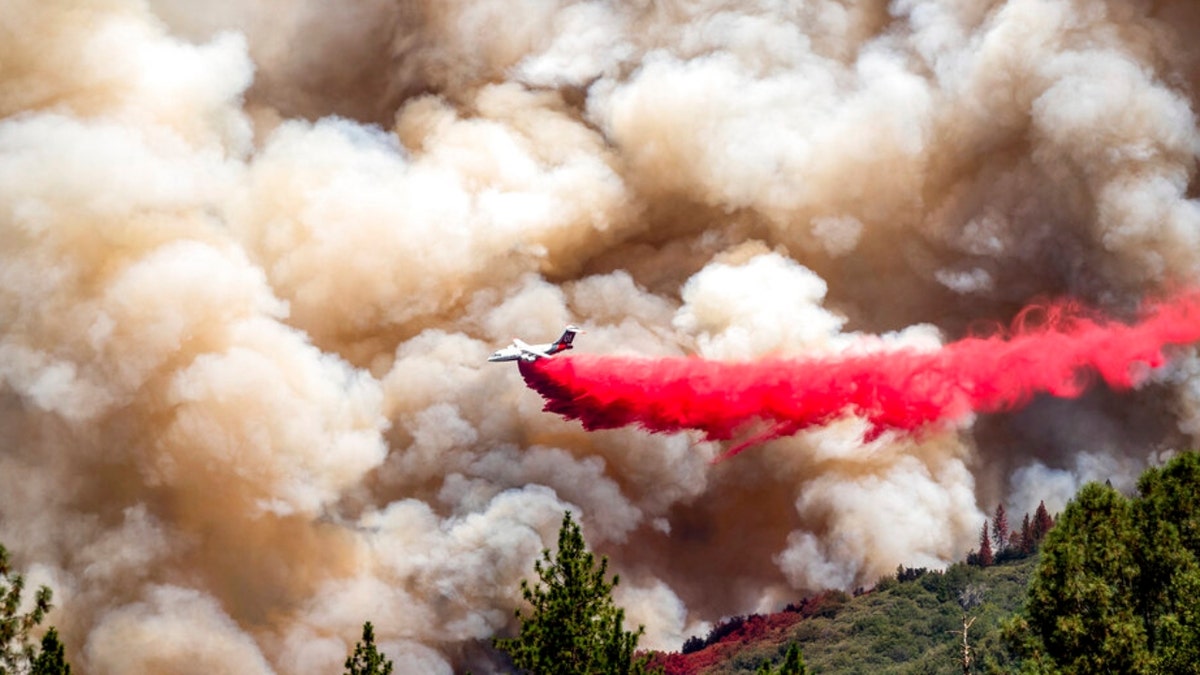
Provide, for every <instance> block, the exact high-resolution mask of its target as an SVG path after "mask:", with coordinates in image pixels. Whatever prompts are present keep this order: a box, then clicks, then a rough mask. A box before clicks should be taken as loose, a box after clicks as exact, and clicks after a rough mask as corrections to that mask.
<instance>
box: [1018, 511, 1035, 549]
mask: <svg viewBox="0 0 1200 675" xmlns="http://www.w3.org/2000/svg"><path fill="white" fill-rule="evenodd" d="M1020 541H1021V544H1020V546H1021V553H1024V554H1025V555H1030V554H1032V553H1033V551H1034V549H1035V548H1037V542H1035V541H1034V539H1033V522H1032V521H1030V520H1029V512H1028V511H1026V512H1025V518H1024V520H1022V521H1021V538H1020Z"/></svg>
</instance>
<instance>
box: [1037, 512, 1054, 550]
mask: <svg viewBox="0 0 1200 675" xmlns="http://www.w3.org/2000/svg"><path fill="white" fill-rule="evenodd" d="M1053 527H1054V519H1053V518H1051V517H1050V512H1049V511H1047V510H1046V502H1045V500H1042V501H1040V502H1038V507H1037V511H1035V512H1034V514H1033V541H1034V544H1035V546H1034V548H1036V547H1037V545H1040V544H1041V543H1042V540H1044V539H1045V538H1046V535H1047V534H1049V533H1050V529H1051V528H1053Z"/></svg>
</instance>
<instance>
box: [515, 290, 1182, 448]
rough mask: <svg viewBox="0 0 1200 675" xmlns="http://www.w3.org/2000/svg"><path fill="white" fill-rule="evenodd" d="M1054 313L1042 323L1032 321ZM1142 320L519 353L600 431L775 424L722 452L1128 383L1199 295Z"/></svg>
mask: <svg viewBox="0 0 1200 675" xmlns="http://www.w3.org/2000/svg"><path fill="white" fill-rule="evenodd" d="M1034 313H1043V314H1044V317H1043V320H1042V322H1040V323H1039V324H1037V325H1036V326H1034V325H1031V324H1030V323H1029V319H1030V318H1031V315H1032V314H1034ZM1147 314H1148V316H1146V317H1144V318H1143V319H1142V320H1141V321H1139V322H1138V323H1137V324H1135V325H1132V326H1125V325H1119V324H1111V323H1108V322H1104V321H1103V320H1102V319H1101V320H1097V319H1093V318H1089V317H1088V316H1086V313H1085V312H1083V311H1082V310H1081V309H1080V308H1078V307H1076V306H1074V305H1073V304H1070V303H1060V304H1057V305H1050V306H1047V307H1031V308H1029V309H1028V310H1027V311H1026V312H1023V313H1022V314H1021V316H1020V318H1019V320H1018V323H1017V324H1016V326H1015V330H1014V334H1013V335H1012V336H1007V337H1006V336H1004V335H997V336H992V337H985V338H968V339H965V340H961V341H959V342H954V343H951V344H948V345H946V346H944V347H942V348H940V349H937V350H934V351H919V350H915V349H911V348H905V349H898V350H890V351H876V352H871V353H867V354H850V355H842V356H836V357H827V358H821V359H812V360H784V359H778V358H761V359H758V360H755V361H748V362H727V361H711V360H705V359H698V358H688V357H669V358H659V359H648V358H630V357H620V356H599V355H593V356H581V357H577V358H572V357H571V356H563V357H560V358H557V359H553V360H551V359H540V360H535V361H524V360H523V361H521V362H520V368H521V374H522V376H524V378H525V381H526V382H528V383H529V385H530V386H531V387H533V388H534V389H535V390H537V391H538V392H539V393H541V394H542V396H544V397H545V398H546V401H547V402H546V407H545V409H546V411H547V412H554V413H558V414H560V415H562V416H563V417H566V418H567V419H577V420H580V421H581V422H582V423H583V427H584V428H585V429H589V430H596V429H615V428H617V427H623V426H629V425H637V426H639V427H641V428H643V429H646V430H649V431H652V432H657V433H671V432H678V431H684V430H697V431H701V432H703V434H704V437H705V438H707V439H708V440H710V441H726V440H729V439H731V438H733V437H734V436H735V435H736V434H738V433H739V432H740V431H745V430H746V429H747V428H749V427H750V426H751V425H752V424H753V423H755V422H760V423H765V424H766V425H767V427H768V428H767V430H766V431H763V432H761V433H759V434H757V435H755V436H753V437H752V438H751V439H749V440H745V441H742V442H741V443H739V444H738V445H735V446H734V447H733V448H731V449H730V450H729V451H727V452H726V453H725V456H726V457H728V456H731V455H734V454H737V453H738V452H739V451H741V450H743V449H745V448H746V447H748V446H749V445H751V444H754V443H760V442H765V441H769V440H771V439H775V438H779V437H781V436H787V435H791V434H794V433H796V432H798V431H801V430H803V429H808V428H810V427H814V426H818V425H825V424H829V423H831V422H833V421H834V420H836V419H838V418H839V417H842V416H853V417H857V418H860V419H862V420H863V421H864V422H865V423H866V424H867V428H866V434H865V439H866V440H874V439H876V438H878V437H879V436H880V435H881V434H883V433H884V432H887V431H899V432H906V433H912V432H917V431H922V430H925V429H926V428H927V427H929V426H931V425H937V424H941V425H950V424H953V423H956V422H961V421H962V420H963V419H964V418H965V417H967V416H968V415H970V414H971V413H975V412H998V411H1009V410H1014V409H1016V408H1019V407H1022V406H1024V405H1026V404H1027V403H1028V402H1029V401H1030V400H1031V399H1032V398H1033V397H1034V395H1036V394H1041V393H1049V394H1052V395H1054V396H1058V397H1060V398H1075V397H1078V396H1079V395H1081V394H1082V393H1083V392H1084V391H1085V389H1086V388H1087V384H1088V382H1089V380H1090V379H1091V376H1092V375H1094V374H1098V375H1099V376H1100V377H1101V378H1102V379H1103V381H1104V382H1105V383H1107V384H1108V385H1109V386H1110V387H1113V388H1115V389H1117V390H1127V389H1129V388H1131V387H1133V386H1134V385H1136V384H1140V383H1141V382H1142V381H1144V380H1145V378H1146V376H1147V375H1148V374H1149V371H1150V370H1151V369H1154V368H1159V367H1161V366H1162V365H1164V364H1165V363H1166V361H1167V357H1166V355H1165V354H1164V353H1163V350H1164V348H1166V347H1169V346H1176V345H1187V344H1190V343H1193V342H1196V341H1198V340H1200V296H1198V295H1197V294H1196V293H1188V294H1184V295H1182V296H1181V297H1179V298H1176V299H1174V300H1172V301H1169V302H1167V303H1165V304H1156V305H1153V306H1152V307H1150V308H1149V310H1148V311H1147Z"/></svg>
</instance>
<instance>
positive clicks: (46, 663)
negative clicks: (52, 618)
mask: <svg viewBox="0 0 1200 675" xmlns="http://www.w3.org/2000/svg"><path fill="white" fill-rule="evenodd" d="M29 675H71V665H70V664H69V663H67V657H66V652H65V650H64V649H63V644H62V643H61V642H59V641H58V631H57V630H56V629H55V628H54V627H51V628H50V630H48V631H46V634H45V635H44V636H43V637H42V650H41V651H40V652H38V655H37V658H35V659H34V660H33V668H32V669H31V670H30V671H29Z"/></svg>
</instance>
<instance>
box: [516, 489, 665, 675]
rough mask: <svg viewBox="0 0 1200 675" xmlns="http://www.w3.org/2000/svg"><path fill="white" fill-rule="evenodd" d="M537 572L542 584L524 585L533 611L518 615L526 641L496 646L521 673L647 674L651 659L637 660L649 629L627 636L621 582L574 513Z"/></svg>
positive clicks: (520, 639) (567, 517)
mask: <svg viewBox="0 0 1200 675" xmlns="http://www.w3.org/2000/svg"><path fill="white" fill-rule="evenodd" d="M534 571H535V572H536V573H537V575H538V578H539V581H538V582H537V583H536V584H530V583H529V581H528V580H522V581H521V594H522V595H523V596H524V598H525V600H526V602H528V603H529V605H530V606H531V608H532V611H531V613H530V614H528V615H525V614H524V613H523V612H522V611H521V610H520V609H518V610H517V611H516V616H517V618H518V619H520V620H521V632H520V635H518V636H517V637H515V638H511V639H498V640H496V646H497V647H498V648H499V649H501V650H502V651H504V652H506V653H507V654H508V655H509V657H510V658H512V661H513V663H514V664H515V665H516V666H517V667H518V668H520V669H521V670H523V671H525V672H528V673H534V674H535V675H546V674H554V675H558V674H561V675H581V674H584V673H604V674H606V675H607V674H610V673H611V674H619V675H631V674H640V673H645V672H646V665H645V664H646V660H647V659H644V658H643V659H636V658H635V657H634V654H635V652H636V650H637V642H638V639H639V638H640V637H641V635H642V632H643V629H642V627H640V626H639V627H638V629H637V630H636V631H627V630H625V629H624V621H625V612H624V610H622V609H620V608H618V607H617V606H616V605H615V604H614V603H613V600H612V589H613V588H614V587H615V586H616V585H617V584H618V583H619V582H620V579H619V577H616V576H614V577H613V578H612V581H611V582H610V581H608V580H607V579H606V575H607V572H608V559H607V558H601V559H600V561H599V563H597V562H596V559H595V556H594V555H593V554H592V553H591V552H590V551H589V550H588V549H587V545H586V543H585V542H584V540H583V534H582V532H581V531H580V527H579V525H578V524H577V523H575V521H574V520H573V519H572V517H571V514H570V512H567V513H566V514H564V515H563V521H562V527H561V528H560V529H559V532H558V550H557V552H555V553H553V554H552V553H551V551H550V550H549V549H546V550H544V551H542V559H541V560H539V561H537V562H535V563H534Z"/></svg>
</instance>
